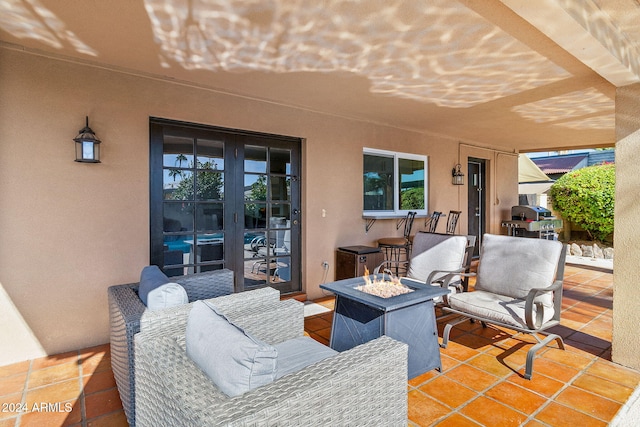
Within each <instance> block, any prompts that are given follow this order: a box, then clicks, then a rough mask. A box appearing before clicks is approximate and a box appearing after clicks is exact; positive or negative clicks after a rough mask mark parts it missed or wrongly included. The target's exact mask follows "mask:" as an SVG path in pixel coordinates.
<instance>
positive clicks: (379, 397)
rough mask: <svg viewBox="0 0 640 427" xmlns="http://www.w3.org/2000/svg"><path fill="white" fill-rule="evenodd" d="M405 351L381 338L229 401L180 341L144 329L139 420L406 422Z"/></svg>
mask: <svg viewBox="0 0 640 427" xmlns="http://www.w3.org/2000/svg"><path fill="white" fill-rule="evenodd" d="M407 352H408V350H407V345H406V344H404V343H400V342H398V341H395V340H393V339H391V338H389V337H386V336H383V337H380V338H378V339H376V340H373V341H370V342H368V343H365V344H362V345H360V346H358V347H355V348H353V349H351V350H348V351H345V352H342V353H340V354H338V355H336V356H333V357H331V358H329V359H325V360H323V361H321V362H319V363H316V364H313V365H310V366H308V367H307V368H305V369H303V370H301V371H299V372H297V373H294V374H290V375H286V376H284V377H282V378H280V379H278V380H277V381H274V382H272V383H270V384H267V385H265V386H262V387H259V388H257V389H255V390H252V391H250V392H248V393H245V394H243V395H241V396H237V397H234V398H229V397H227V396H225V395H224V394H222V393H221V392H220V391H219V390H218V389H217V388H216V387H215V385H214V384H213V383H212V382H211V381H210V380H209V378H208V377H206V375H205V374H204V373H203V372H202V371H201V370H200V369H198V368H197V367H196V366H195V365H194V364H193V362H191V360H190V359H189V358H188V357H187V356H186V353H185V352H184V351H183V350H182V349H181V348H180V346H179V345H178V344H177V342H176V341H175V339H173V338H171V337H167V336H160V337H157V338H151V337H149V336H148V335H147V334H140V335H139V336H137V337H136V360H137V364H136V367H137V369H138V381H137V389H136V393H137V396H138V398H137V399H138V400H137V405H138V406H137V419H136V423H137V425H138V426H139V427H147V426H149V427H150V426H154V427H155V426H193V425H198V426H236V427H237V426H250V425H304V426H322V425H354V423H357V424H358V425H384V426H406V423H407V411H408V409H407ZM381 402H383V403H382V404H381ZM310 408H312V409H313V410H310Z"/></svg>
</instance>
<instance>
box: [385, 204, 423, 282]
mask: <svg viewBox="0 0 640 427" xmlns="http://www.w3.org/2000/svg"><path fill="white" fill-rule="evenodd" d="M415 217H416V212H408V213H407V217H406V218H405V219H404V234H403V236H402V237H383V238H382V239H378V247H379V248H380V249H382V250H383V251H384V258H385V260H386V261H391V262H393V263H394V264H395V269H396V275H398V274H399V271H400V262H406V261H409V254H410V252H411V241H410V240H409V235H410V234H411V229H412V228H413V220H414V219H415ZM399 227H400V225H399V224H398V228H399ZM403 271H405V272H406V266H405V267H404V268H403Z"/></svg>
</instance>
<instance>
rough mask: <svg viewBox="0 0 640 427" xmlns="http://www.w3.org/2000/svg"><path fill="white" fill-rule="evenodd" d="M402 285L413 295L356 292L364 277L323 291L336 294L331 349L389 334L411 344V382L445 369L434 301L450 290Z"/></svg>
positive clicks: (405, 282) (338, 283) (412, 284)
mask: <svg viewBox="0 0 640 427" xmlns="http://www.w3.org/2000/svg"><path fill="white" fill-rule="evenodd" d="M371 277H372V278H374V277H375V276H371ZM378 277H381V276H378ZM401 283H402V284H404V285H406V286H408V287H410V288H412V289H413V292H410V293H406V294H402V295H397V296H393V297H390V298H381V297H378V296H375V295H370V294H367V293H365V292H362V291H359V290H357V289H356V288H357V287H358V286H361V285H363V284H364V279H363V278H362V277H356V278H353V279H346V280H339V281H337V282H332V283H326V284H322V285H320V288H322V289H326V290H328V291H331V292H333V293H334V294H335V295H336V303H335V311H334V314H333V325H332V328H331V340H330V346H331V348H333V349H334V350H336V351H344V350H348V349H350V348H353V347H355V346H357V345H360V344H363V343H365V342H368V341H371V340H373V339H375V338H378V337H380V336H382V335H387V336H389V337H391V338H394V339H396V340H398V341H402V342H404V343H406V344H408V345H409V372H408V378H409V379H411V378H414V377H417V376H418V375H421V374H423V373H425V372H427V371H430V370H431V369H438V370H439V369H441V367H442V364H441V361H440V347H439V345H438V332H437V326H436V318H435V311H434V302H433V300H434V298H437V297H439V296H442V295H445V294H447V292H448V291H447V290H446V289H442V288H438V287H434V286H427V285H423V284H420V283H415V282H412V281H408V280H405V279H402V280H401Z"/></svg>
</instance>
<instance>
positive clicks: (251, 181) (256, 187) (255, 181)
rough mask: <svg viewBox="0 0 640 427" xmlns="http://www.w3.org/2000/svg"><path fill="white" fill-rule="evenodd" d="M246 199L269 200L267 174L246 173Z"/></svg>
mask: <svg viewBox="0 0 640 427" xmlns="http://www.w3.org/2000/svg"><path fill="white" fill-rule="evenodd" d="M244 199H245V200H260V201H264V200H267V176H266V175H257V174H254V173H246V174H245V175H244Z"/></svg>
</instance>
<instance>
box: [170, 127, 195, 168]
mask: <svg viewBox="0 0 640 427" xmlns="http://www.w3.org/2000/svg"><path fill="white" fill-rule="evenodd" d="M193 158H194V156H193V139H192V138H185V137H178V136H172V135H165V137H164V145H163V156H162V165H163V166H164V167H165V168H190V167H193Z"/></svg>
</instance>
